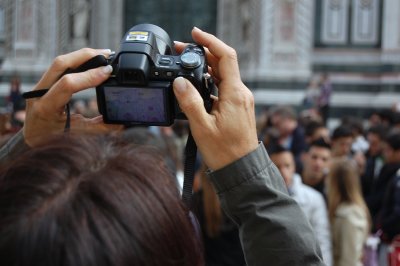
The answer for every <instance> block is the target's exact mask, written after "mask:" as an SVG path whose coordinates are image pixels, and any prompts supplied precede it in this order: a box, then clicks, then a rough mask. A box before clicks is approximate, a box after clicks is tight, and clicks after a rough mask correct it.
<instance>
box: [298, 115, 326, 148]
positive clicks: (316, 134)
mask: <svg viewBox="0 0 400 266" xmlns="http://www.w3.org/2000/svg"><path fill="white" fill-rule="evenodd" d="M304 129H305V130H304V132H305V138H306V143H307V145H310V143H312V142H314V141H316V140H318V139H321V138H322V139H324V140H325V142H327V143H330V141H331V139H330V134H329V129H328V128H327V127H326V126H325V125H324V124H323V123H321V122H319V121H310V122H309V123H307V124H306V125H305V127H304Z"/></svg>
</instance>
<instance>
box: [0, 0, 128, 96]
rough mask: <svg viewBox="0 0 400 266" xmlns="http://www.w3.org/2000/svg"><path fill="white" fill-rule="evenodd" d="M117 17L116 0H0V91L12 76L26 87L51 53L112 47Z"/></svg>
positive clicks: (117, 29) (120, 13)
mask: <svg viewBox="0 0 400 266" xmlns="http://www.w3.org/2000/svg"><path fill="white" fill-rule="evenodd" d="M122 19H123V1H122V0H113V1H108V0H96V1H94V0H0V59H1V61H2V64H1V69H0V75H1V80H2V83H1V84H0V93H1V94H4V89H5V88H4V87H5V86H7V81H8V80H9V78H10V76H12V75H15V74H17V75H19V76H20V77H21V79H22V82H23V83H22V84H23V85H25V86H26V87H27V88H26V89H30V88H28V87H29V86H31V85H32V83H34V82H36V81H37V80H38V78H40V76H41V75H42V74H43V72H44V71H45V70H46V69H47V68H48V67H49V65H50V64H51V62H52V60H53V59H54V58H55V57H56V56H57V55H60V54H65V53H68V52H71V51H73V50H76V49H79V48H82V47H93V48H111V49H116V48H117V47H118V45H119V42H120V38H121V37H120V36H121V35H122V33H123V29H122V27H123V25H122ZM2 29H3V31H1V30H2ZM24 89H25V88H23V90H24Z"/></svg>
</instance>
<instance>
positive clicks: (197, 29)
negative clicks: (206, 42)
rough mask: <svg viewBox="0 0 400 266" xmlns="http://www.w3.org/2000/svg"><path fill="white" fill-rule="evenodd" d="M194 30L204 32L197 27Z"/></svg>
mask: <svg viewBox="0 0 400 266" xmlns="http://www.w3.org/2000/svg"><path fill="white" fill-rule="evenodd" d="M193 30H196V31H202V30H201V29H199V28H197V27H193Z"/></svg>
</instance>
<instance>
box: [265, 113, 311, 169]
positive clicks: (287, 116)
mask: <svg viewBox="0 0 400 266" xmlns="http://www.w3.org/2000/svg"><path fill="white" fill-rule="evenodd" d="M270 119H271V124H272V126H273V127H274V128H275V129H276V130H277V132H278V136H277V138H278V139H277V141H278V143H279V145H281V146H283V147H284V148H286V149H288V150H290V151H291V152H292V153H293V155H294V158H295V161H296V171H297V172H301V170H302V167H303V166H302V162H301V155H302V153H303V152H304V151H305V149H306V147H307V145H306V142H305V136H304V129H303V127H302V126H301V125H300V124H299V122H298V121H297V116H296V113H295V111H294V110H293V108H291V107H289V106H276V107H274V108H272V109H271V113H270Z"/></svg>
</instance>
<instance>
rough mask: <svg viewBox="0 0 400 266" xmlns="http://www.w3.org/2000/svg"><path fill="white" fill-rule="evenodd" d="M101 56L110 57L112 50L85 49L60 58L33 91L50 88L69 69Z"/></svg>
mask: <svg viewBox="0 0 400 266" xmlns="http://www.w3.org/2000/svg"><path fill="white" fill-rule="evenodd" d="M100 54H101V55H104V56H105V57H109V56H110V54H111V50H109V49H99V50H95V49H90V48H83V49H80V50H78V51H75V52H72V53H69V54H65V55H60V56H58V57H57V58H56V59H55V60H54V62H53V63H52V65H51V66H50V68H49V69H48V70H47V71H46V72H45V73H44V74H43V76H42V78H41V79H40V81H39V82H38V83H37V85H36V86H35V88H34V89H33V90H38V89H46V88H50V87H51V86H53V85H54V83H56V81H57V80H58V79H59V78H60V77H61V75H62V74H63V73H64V72H65V71H66V70H67V69H74V68H77V67H79V66H80V65H82V64H83V63H85V62H86V61H88V60H89V59H91V58H93V57H95V56H96V55H100Z"/></svg>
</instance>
